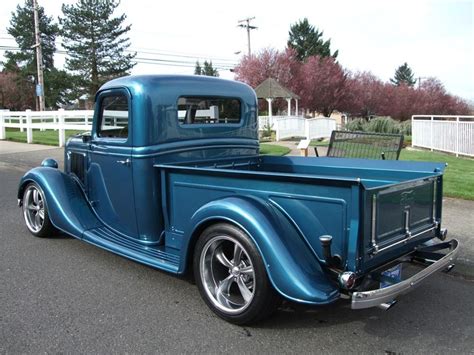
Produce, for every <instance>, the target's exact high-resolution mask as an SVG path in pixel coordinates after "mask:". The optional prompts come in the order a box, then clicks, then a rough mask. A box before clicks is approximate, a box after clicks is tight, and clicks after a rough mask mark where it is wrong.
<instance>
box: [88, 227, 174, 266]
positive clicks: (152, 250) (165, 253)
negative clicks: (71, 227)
mask: <svg viewBox="0 0 474 355" xmlns="http://www.w3.org/2000/svg"><path fill="white" fill-rule="evenodd" d="M82 240H84V241H85V242H87V243H90V244H94V245H96V246H98V247H99V248H102V249H105V250H108V251H111V252H113V253H115V254H119V255H121V256H124V257H126V258H129V259H132V260H134V261H137V262H139V263H142V264H146V265H148V266H151V267H155V268H158V269H161V270H166V271H169V272H172V273H178V269H179V263H180V255H179V251H178V250H175V249H171V248H167V247H165V246H163V245H160V246H146V245H143V244H141V243H138V242H135V241H133V240H130V239H125V238H124V237H123V236H121V235H119V234H117V233H115V232H114V231H112V230H110V229H109V228H107V227H99V228H93V229H89V230H87V231H85V232H84V234H83V236H82Z"/></svg>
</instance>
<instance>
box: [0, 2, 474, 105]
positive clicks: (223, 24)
mask: <svg viewBox="0 0 474 355" xmlns="http://www.w3.org/2000/svg"><path fill="white" fill-rule="evenodd" d="M38 1H39V3H40V5H41V6H43V7H44V8H45V10H46V13H47V14H49V15H52V16H53V17H54V18H55V19H57V17H58V16H60V15H61V14H62V13H61V4H62V3H63V2H65V3H73V2H74V1H71V0H65V1H60V0H38ZM18 3H23V2H19V1H14V0H2V5H1V6H0V46H5V45H14V44H15V42H14V41H12V40H11V39H10V38H9V36H8V35H7V32H6V27H7V26H8V24H9V20H10V17H11V12H12V11H14V10H15V7H16V5H17V4H18ZM122 12H124V13H126V15H127V23H130V24H132V29H131V31H130V32H129V34H130V38H131V48H132V49H134V50H136V51H138V55H137V58H153V59H154V60H156V59H158V60H162V62H156V61H155V62H154V64H146V63H143V60H141V61H142V62H141V63H138V64H137V65H136V67H135V68H134V69H133V73H134V74H142V73H179V74H186V73H189V74H192V73H193V70H194V69H193V68H192V63H194V62H195V60H196V59H200V60H201V61H203V60H204V59H210V60H213V62H214V63H216V65H217V66H221V67H231V66H232V65H233V64H235V63H237V62H238V61H239V59H240V56H241V55H242V54H243V53H246V51H247V33H246V31H245V30H244V29H242V28H239V27H237V22H238V20H240V19H243V18H246V17H253V16H255V20H253V22H252V24H253V25H255V26H258V29H256V30H253V31H252V33H251V42H252V52H258V51H259V50H260V49H262V48H265V47H273V48H276V49H283V48H284V47H285V46H286V41H287V39H288V30H289V27H290V25H291V24H293V23H295V22H296V21H298V20H299V19H302V18H304V17H307V18H308V19H309V21H310V23H311V24H313V25H314V26H316V27H317V28H319V29H321V30H323V31H324V37H325V39H328V38H330V39H331V47H332V49H333V50H335V49H339V57H338V59H339V62H340V63H341V64H342V65H343V66H344V67H346V68H348V69H350V70H352V71H357V70H361V71H364V70H366V71H371V72H373V73H374V74H376V75H377V76H379V77H380V78H381V79H383V80H388V79H389V78H390V77H392V76H393V74H394V71H395V69H396V68H397V67H398V66H399V65H401V64H403V63H404V62H408V64H409V66H410V67H411V68H412V69H413V71H414V73H415V75H416V76H417V77H428V76H435V77H438V78H439V79H440V80H441V81H442V82H443V83H444V84H445V85H446V87H447V89H448V90H449V91H450V92H451V93H453V94H456V95H459V96H462V97H464V98H467V99H470V100H474V24H473V21H474V0H452V1H450V0H437V1H434V0H433V1H415V0H412V1H403V0H397V1H395V0H394V1H380V0H378V1H376V0H374V1H369V0H356V1H349V0H348V1H336V0H332V1H328V0H324V1H319V0H317V1H316V0H311V1H309V0H306V1H300V0H291V1H281V2H277V1H275V0H273V1H255V0H253V1H248V0H238V1H222V0H221V1H210V0H201V1H145V0H122V2H121V4H120V6H119V8H118V10H117V13H122ZM239 51H240V52H241V54H235V53H236V52H239ZM0 57H3V51H1V50H0ZM163 60H164V62H163ZM170 61H174V62H170ZM63 62H64V55H57V56H56V63H57V64H58V65H61V64H62V63H63ZM156 63H162V64H161V65H157V64H156ZM164 64H167V65H164ZM170 64H171V65H170ZM177 65H179V66H177ZM186 65H188V66H186ZM189 65H190V66H189ZM220 74H221V77H225V78H232V77H233V74H232V73H231V72H230V71H228V70H222V71H220Z"/></svg>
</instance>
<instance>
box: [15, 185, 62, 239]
mask: <svg viewBox="0 0 474 355" xmlns="http://www.w3.org/2000/svg"><path fill="white" fill-rule="evenodd" d="M22 202H23V203H22V207H23V218H24V220H25V224H26V227H27V228H28V230H29V231H30V232H31V233H32V234H33V235H35V236H37V237H45V236H47V235H51V234H53V233H54V232H55V228H54V227H53V225H52V224H51V221H50V220H49V215H48V210H47V207H46V200H45V197H44V193H43V191H42V190H41V189H40V188H39V187H38V185H36V184H35V183H31V184H29V185H28V186H27V187H26V189H25V192H24V193H23V201H22Z"/></svg>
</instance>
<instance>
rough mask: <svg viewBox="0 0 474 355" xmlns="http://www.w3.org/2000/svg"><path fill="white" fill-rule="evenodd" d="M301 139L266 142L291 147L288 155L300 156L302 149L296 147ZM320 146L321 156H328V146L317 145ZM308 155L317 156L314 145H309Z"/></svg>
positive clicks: (319, 152)
mask: <svg viewBox="0 0 474 355" xmlns="http://www.w3.org/2000/svg"><path fill="white" fill-rule="evenodd" d="M299 142H300V141H279V142H265V144H271V145H281V146H282V147H287V148H288V149H290V152H289V153H288V155H297V156H300V150H299V149H297V148H296V147H297V146H298V144H299ZM317 148H318V154H319V156H320V157H324V156H326V153H327V151H328V148H327V147H317ZM308 156H309V157H315V156H316V154H315V152H314V147H309V148H308Z"/></svg>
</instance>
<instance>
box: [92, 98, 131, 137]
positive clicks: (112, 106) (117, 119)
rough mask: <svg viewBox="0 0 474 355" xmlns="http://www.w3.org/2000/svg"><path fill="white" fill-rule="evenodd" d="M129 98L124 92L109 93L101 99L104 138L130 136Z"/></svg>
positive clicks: (102, 134) (100, 133) (100, 129)
mask: <svg viewBox="0 0 474 355" xmlns="http://www.w3.org/2000/svg"><path fill="white" fill-rule="evenodd" d="M128 121H129V120H128V100H127V96H126V95H124V94H122V93H117V94H113V95H107V96H106V97H104V98H103V99H102V100H101V105H100V126H99V130H98V132H97V135H98V136H99V137H102V138H117V139H127V138H128Z"/></svg>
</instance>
